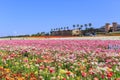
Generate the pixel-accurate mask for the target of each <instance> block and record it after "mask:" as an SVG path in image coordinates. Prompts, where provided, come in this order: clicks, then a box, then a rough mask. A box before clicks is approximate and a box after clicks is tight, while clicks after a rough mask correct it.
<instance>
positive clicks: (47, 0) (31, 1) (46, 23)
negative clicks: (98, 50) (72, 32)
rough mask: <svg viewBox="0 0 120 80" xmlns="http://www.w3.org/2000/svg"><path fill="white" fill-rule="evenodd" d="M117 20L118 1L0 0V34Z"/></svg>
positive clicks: (23, 32) (99, 24) (27, 32)
mask: <svg viewBox="0 0 120 80" xmlns="http://www.w3.org/2000/svg"><path fill="white" fill-rule="evenodd" d="M106 22H109V23H112V22H118V23H120V0H0V36H4V35H18V34H32V33H37V32H42V31H45V32H49V31H50V30H51V28H52V29H53V28H59V27H66V26H69V27H70V28H71V29H72V25H73V24H82V25H83V24H86V23H92V24H93V27H100V26H102V25H104V24H105V23H106Z"/></svg>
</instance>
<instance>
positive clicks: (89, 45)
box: [0, 40, 120, 80]
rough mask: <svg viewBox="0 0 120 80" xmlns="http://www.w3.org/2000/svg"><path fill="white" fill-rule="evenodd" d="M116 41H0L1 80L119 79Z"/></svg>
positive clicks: (117, 41) (119, 56)
mask: <svg viewBox="0 0 120 80" xmlns="http://www.w3.org/2000/svg"><path fill="white" fill-rule="evenodd" d="M119 44H120V41H119V40H114V41H112V40H104V41H103V40H10V41H9V40H1V41H0V79H2V80H120V48H119Z"/></svg>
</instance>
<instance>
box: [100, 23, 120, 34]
mask: <svg viewBox="0 0 120 80" xmlns="http://www.w3.org/2000/svg"><path fill="white" fill-rule="evenodd" d="M99 31H100V32H106V33H109V32H116V31H120V24H118V23H117V22H113V23H112V25H111V24H110V23H106V24H105V25H104V26H102V27H101V28H99Z"/></svg>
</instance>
